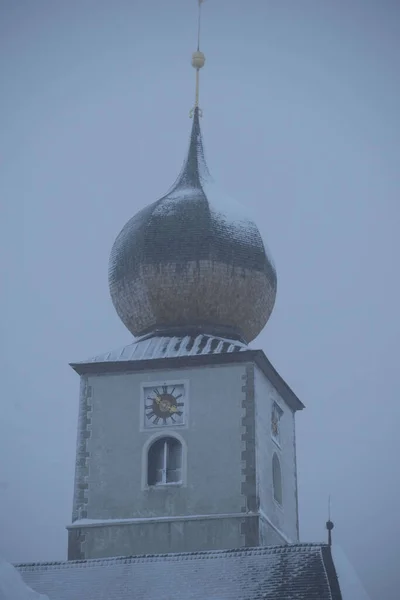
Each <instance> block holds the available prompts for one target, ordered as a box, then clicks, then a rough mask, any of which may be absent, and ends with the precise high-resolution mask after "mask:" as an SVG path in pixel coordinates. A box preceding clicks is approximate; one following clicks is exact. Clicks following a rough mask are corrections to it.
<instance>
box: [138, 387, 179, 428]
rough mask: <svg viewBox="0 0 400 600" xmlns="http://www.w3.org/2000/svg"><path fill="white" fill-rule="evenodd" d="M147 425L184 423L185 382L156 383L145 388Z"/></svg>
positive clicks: (145, 421)
mask: <svg viewBox="0 0 400 600" xmlns="http://www.w3.org/2000/svg"><path fill="white" fill-rule="evenodd" d="M143 391H144V425H145V427H165V426H168V425H170V426H171V425H173V426H175V425H183V424H184V422H185V387H184V385H183V384H176V385H166V384H163V385H155V386H151V387H145V388H143Z"/></svg>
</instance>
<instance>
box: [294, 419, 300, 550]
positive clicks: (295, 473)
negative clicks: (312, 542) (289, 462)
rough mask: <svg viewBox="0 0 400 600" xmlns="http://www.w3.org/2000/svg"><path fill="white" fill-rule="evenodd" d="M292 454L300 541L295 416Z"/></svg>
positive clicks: (298, 526)
mask: <svg viewBox="0 0 400 600" xmlns="http://www.w3.org/2000/svg"><path fill="white" fill-rule="evenodd" d="M293 452H294V496H295V502H296V532H297V539H296V542H298V541H299V539H300V524H299V492H298V489H297V450H296V422H295V415H293Z"/></svg>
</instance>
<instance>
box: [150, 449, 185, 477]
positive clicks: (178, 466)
mask: <svg viewBox="0 0 400 600" xmlns="http://www.w3.org/2000/svg"><path fill="white" fill-rule="evenodd" d="M181 481H182V445H181V443H180V441H179V440H177V439H175V438H172V437H163V438H161V439H158V440H156V441H155V442H154V443H153V444H152V445H151V446H150V448H149V452H148V456H147V484H148V485H167V484H169V483H180V482H181Z"/></svg>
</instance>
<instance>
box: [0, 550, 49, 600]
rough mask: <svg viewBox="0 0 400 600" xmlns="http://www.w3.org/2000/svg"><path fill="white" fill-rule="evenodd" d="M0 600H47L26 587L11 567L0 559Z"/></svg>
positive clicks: (15, 570)
mask: <svg viewBox="0 0 400 600" xmlns="http://www.w3.org/2000/svg"><path fill="white" fill-rule="evenodd" d="M0 600H49V598H48V597H47V596H43V595H42V594H39V593H38V592H35V591H34V590H32V589H31V588H30V587H28V586H27V584H26V583H25V581H24V580H23V579H22V577H21V574H20V573H19V572H18V571H17V569H16V568H15V567H13V565H10V563H8V562H6V561H5V560H2V559H1V558H0Z"/></svg>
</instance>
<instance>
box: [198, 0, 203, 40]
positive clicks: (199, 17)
mask: <svg viewBox="0 0 400 600" xmlns="http://www.w3.org/2000/svg"><path fill="white" fill-rule="evenodd" d="M202 4H203V0H199V12H198V16H197V52H199V51H200V33H201V5H202Z"/></svg>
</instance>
